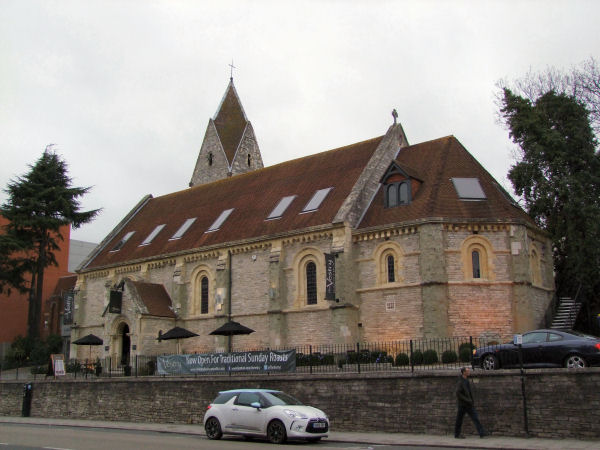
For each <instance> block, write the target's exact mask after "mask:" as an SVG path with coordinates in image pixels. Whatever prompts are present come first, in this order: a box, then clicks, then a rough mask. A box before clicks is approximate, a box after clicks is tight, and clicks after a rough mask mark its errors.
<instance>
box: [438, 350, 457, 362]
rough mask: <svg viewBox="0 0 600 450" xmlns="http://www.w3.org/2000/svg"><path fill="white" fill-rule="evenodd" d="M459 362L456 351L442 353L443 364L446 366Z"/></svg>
mask: <svg viewBox="0 0 600 450" xmlns="http://www.w3.org/2000/svg"><path fill="white" fill-rule="evenodd" d="M456 361H458V355H457V354H456V352H455V351H454V350H446V351H445V352H444V353H442V362H443V363H444V364H450V363H454V362H456Z"/></svg>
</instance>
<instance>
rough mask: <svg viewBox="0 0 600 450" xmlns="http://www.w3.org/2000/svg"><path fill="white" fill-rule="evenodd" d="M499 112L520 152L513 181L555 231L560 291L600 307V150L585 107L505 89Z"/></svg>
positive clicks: (539, 217)
mask: <svg viewBox="0 0 600 450" xmlns="http://www.w3.org/2000/svg"><path fill="white" fill-rule="evenodd" d="M501 115H502V118H503V120H504V122H505V124H506V125H507V126H508V128H509V130H510V136H511V138H512V140H513V142H515V143H516V144H517V145H518V146H519V148H520V150H521V160H520V161H518V162H517V163H516V164H514V165H513V166H512V167H511V169H510V171H509V174H508V178H509V179H510V181H511V182H512V184H513V187H514V190H515V192H516V193H517V195H519V196H521V197H522V199H523V201H524V203H525V208H526V210H527V212H528V213H529V214H530V215H531V216H532V217H533V219H534V220H535V221H536V223H537V224H538V225H539V226H540V227H541V228H543V229H545V230H546V231H548V232H549V233H550V235H551V239H552V242H553V253H554V255H553V256H554V269H555V277H556V289H557V295H558V296H566V297H574V296H575V295H576V294H577V292H579V295H580V300H583V301H587V302H588V303H587V304H588V306H590V305H591V306H592V308H597V307H599V306H600V302H599V298H598V297H599V292H600V246H599V245H598V242H600V155H599V153H597V152H596V146H597V141H596V139H595V137H594V132H593V130H592V128H591V126H590V119H589V112H588V110H587V109H586V107H585V105H584V104H582V103H581V102H580V101H578V100H577V99H575V98H574V97H571V96H568V95H566V94H556V93H555V92H553V91H550V92H548V93H546V94H544V95H541V96H540V97H539V98H537V99H536V100H535V101H531V100H530V99H527V98H523V97H520V96H517V95H515V94H513V93H512V92H511V91H510V90H509V89H504V98H503V105H502V109H501ZM586 312H588V313H589V312H590V309H589V308H588V309H586ZM588 319H589V317H588ZM588 323H589V322H588Z"/></svg>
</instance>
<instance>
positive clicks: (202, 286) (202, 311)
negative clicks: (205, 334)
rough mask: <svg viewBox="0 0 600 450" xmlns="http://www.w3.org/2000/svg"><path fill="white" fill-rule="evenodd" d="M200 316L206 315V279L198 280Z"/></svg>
mask: <svg viewBox="0 0 600 450" xmlns="http://www.w3.org/2000/svg"><path fill="white" fill-rule="evenodd" d="M200 314H208V277H205V276H204V277H202V279H201V280H200Z"/></svg>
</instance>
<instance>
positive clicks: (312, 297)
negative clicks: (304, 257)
mask: <svg viewBox="0 0 600 450" xmlns="http://www.w3.org/2000/svg"><path fill="white" fill-rule="evenodd" d="M306 304H307V305H316V304H317V266H316V264H315V263H314V262H312V261H311V262H309V263H308V264H307V265H306Z"/></svg>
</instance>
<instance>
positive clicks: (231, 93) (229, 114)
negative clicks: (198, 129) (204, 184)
mask: <svg viewBox="0 0 600 450" xmlns="http://www.w3.org/2000/svg"><path fill="white" fill-rule="evenodd" d="M213 120H214V122H215V127H216V129H217V133H218V134H219V139H220V140H221V145H222V146H223V150H224V151H225V155H227V159H228V160H229V163H231V161H233V157H234V156H235V152H236V150H237V148H238V145H239V143H240V140H241V139H242V136H243V134H244V130H245V129H246V125H247V123H248V119H247V118H246V113H245V112H244V108H243V107H242V103H241V102H240V98H239V97H238V94H237V92H236V90H235V86H234V85H233V78H230V79H229V86H227V90H226V91H225V95H224V96H223V99H222V100H221V104H220V105H219V108H218V109H217V113H216V114H215V116H214V118H213Z"/></svg>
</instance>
